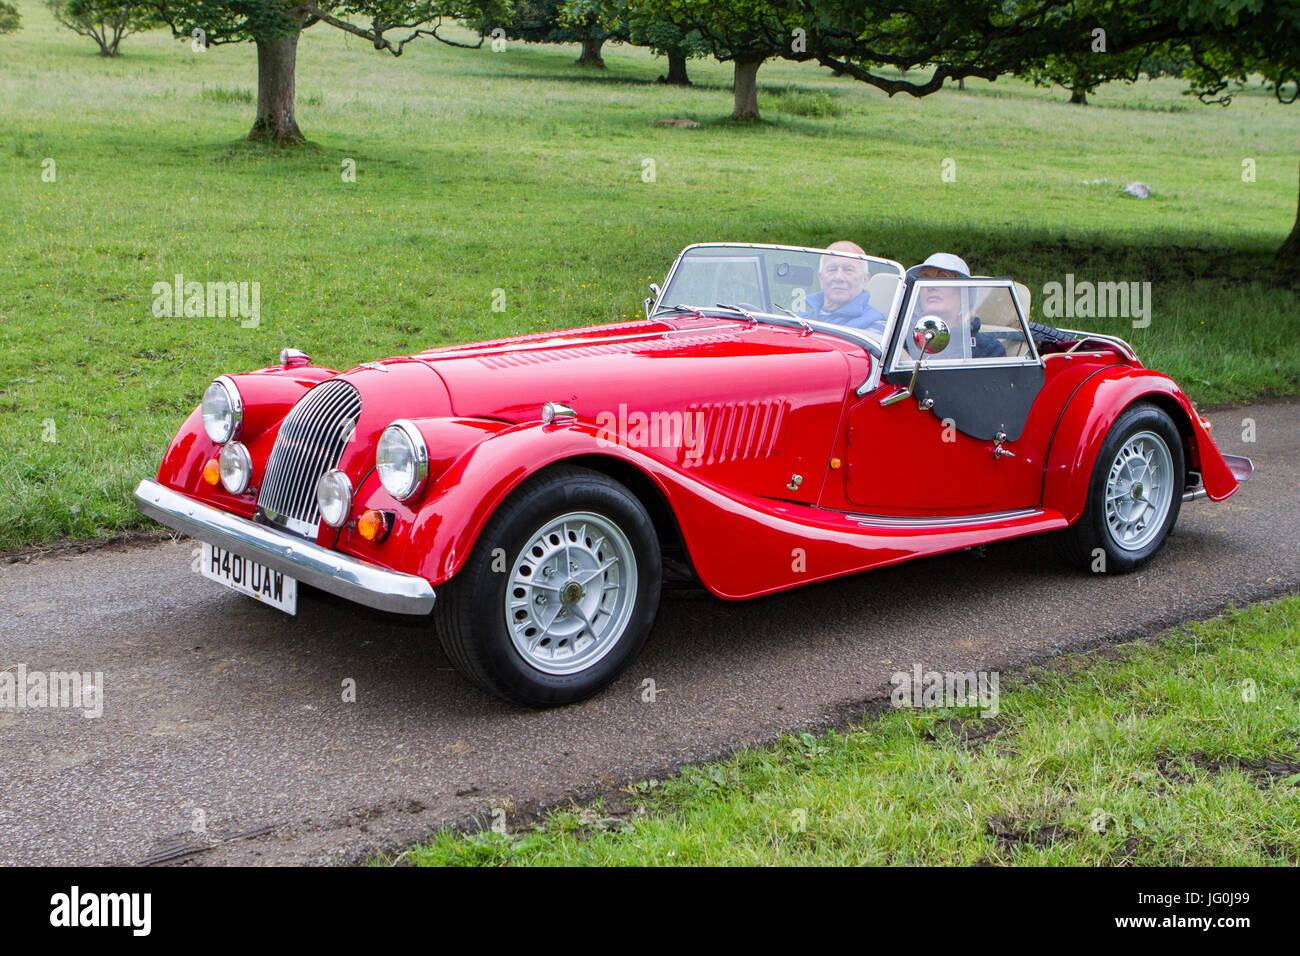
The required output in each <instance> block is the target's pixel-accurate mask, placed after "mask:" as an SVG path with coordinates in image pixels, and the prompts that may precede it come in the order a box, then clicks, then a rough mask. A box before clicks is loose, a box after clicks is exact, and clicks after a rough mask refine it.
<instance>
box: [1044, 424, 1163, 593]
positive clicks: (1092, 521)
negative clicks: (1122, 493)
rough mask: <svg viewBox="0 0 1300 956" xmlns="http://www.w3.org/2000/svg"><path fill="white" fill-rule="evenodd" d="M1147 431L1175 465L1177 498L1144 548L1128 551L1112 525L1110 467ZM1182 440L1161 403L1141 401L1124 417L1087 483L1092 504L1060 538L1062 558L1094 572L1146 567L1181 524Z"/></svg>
mask: <svg viewBox="0 0 1300 956" xmlns="http://www.w3.org/2000/svg"><path fill="white" fill-rule="evenodd" d="M1142 433H1148V434H1151V435H1154V436H1156V437H1158V438H1159V439H1161V440H1162V441H1163V443H1164V445H1165V447H1166V449H1167V450H1168V452H1169V459H1170V462H1171V463H1172V471H1173V474H1172V482H1171V484H1172V489H1171V491H1172V499H1171V501H1170V502H1169V505H1168V510H1167V512H1166V514H1165V516H1164V520H1163V521H1162V522H1161V524H1160V527H1159V528H1158V529H1157V530H1156V531H1155V532H1154V536H1153V537H1151V539H1150V540H1149V541H1146V542H1143V544H1142V546H1141V547H1138V548H1126V547H1124V546H1123V545H1122V544H1121V542H1119V541H1117V540H1116V537H1115V535H1114V534H1112V531H1111V527H1110V524H1109V522H1108V521H1107V514H1106V490H1107V484H1108V481H1109V478H1110V473H1111V468H1112V466H1114V465H1115V463H1116V458H1117V456H1118V455H1119V453H1120V451H1121V449H1123V448H1124V447H1125V446H1126V445H1127V444H1128V442H1129V441H1130V440H1131V439H1133V438H1134V437H1135V436H1138V435H1141V434H1142ZM1186 475H1187V472H1186V465H1185V462H1184V460H1183V442H1182V438H1181V436H1180V435H1179V434H1178V426H1176V425H1175V424H1174V422H1173V419H1171V418H1170V417H1169V413H1168V412H1166V411H1165V410H1164V409H1162V408H1159V407H1158V406H1156V405H1152V404H1149V403H1147V402H1138V403H1136V404H1133V405H1130V406H1129V407H1128V408H1126V409H1124V411H1123V412H1121V413H1120V416H1119V418H1117V419H1116V420H1115V424H1114V425H1112V426H1111V429H1110V432H1109V433H1108V434H1107V435H1106V440H1105V442H1103V443H1102V446H1101V451H1100V452H1098V454H1097V463H1096V465H1095V466H1094V467H1093V469H1092V478H1091V480H1090V481H1089V483H1088V503H1087V506H1086V507H1085V508H1084V511H1083V514H1082V515H1081V516H1080V517H1079V520H1078V521H1076V522H1075V523H1074V524H1073V525H1071V526H1070V527H1069V528H1067V529H1066V530H1064V531H1062V532H1061V533H1060V534H1059V536H1058V538H1057V541H1058V544H1059V545H1060V549H1061V553H1062V555H1063V557H1064V558H1065V559H1066V560H1067V561H1069V562H1070V563H1071V564H1075V565H1078V566H1079V567H1081V568H1085V569H1087V570H1089V571H1093V572H1107V573H1120V574H1123V573H1127V572H1129V571H1136V570H1137V569H1138V568H1140V567H1142V566H1143V565H1144V564H1146V563H1147V562H1148V561H1150V560H1151V558H1152V557H1154V556H1155V554H1156V552H1157V551H1159V550H1160V549H1161V547H1163V546H1164V543H1165V540H1166V539H1167V538H1168V537H1169V533H1170V531H1172V530H1173V527H1174V523H1175V522H1177V520H1178V512H1179V510H1180V508H1181V507H1182V503H1183V488H1184V485H1185V483H1186Z"/></svg>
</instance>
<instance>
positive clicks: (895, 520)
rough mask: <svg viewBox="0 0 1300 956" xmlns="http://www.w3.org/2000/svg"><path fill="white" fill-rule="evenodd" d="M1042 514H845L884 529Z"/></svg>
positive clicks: (1033, 511)
mask: <svg viewBox="0 0 1300 956" xmlns="http://www.w3.org/2000/svg"><path fill="white" fill-rule="evenodd" d="M1041 514H1043V509H1042V508H1022V509H1020V510H1019V511H993V512H989V513H988V514H982V515H959V516H957V517H953V516H943V515H936V516H933V517H928V518H912V517H900V516H899V515H859V514H846V515H845V517H846V518H848V519H849V520H850V521H856V522H857V523H858V524H860V525H862V526H864V527H872V526H875V527H886V528H943V527H949V526H951V525H970V524H990V523H992V522H994V521H1013V520H1016V519H1018V518H1036V517H1038V516H1039V515H1041Z"/></svg>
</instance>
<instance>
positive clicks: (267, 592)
mask: <svg viewBox="0 0 1300 956" xmlns="http://www.w3.org/2000/svg"><path fill="white" fill-rule="evenodd" d="M199 570H200V571H202V572H203V576H204V577H205V578H208V579H210V580H213V581H216V582H218V583H220V584H224V585H225V586H226V587H228V588H231V589H233V590H235V591H238V592H239V593H240V594H247V595H248V596H249V597H253V598H257V599H258V600H259V601H261V602H262V603H263V604H269V605H271V607H274V608H279V609H280V610H281V611H284V612H285V613H286V614H297V613H298V582H297V581H295V580H294V579H293V578H291V577H289V576H288V575H287V574H285V573H284V572H283V571H273V570H271V569H270V568H268V567H267V566H266V565H264V564H259V563H258V562H256V561H253V560H251V559H249V558H246V557H244V556H243V555H240V554H232V553H231V552H229V551H227V550H225V549H224V548H218V547H216V546H215V545H211V544H208V543H207V542H206V541H204V542H203V554H202V556H201V557H200V558H199Z"/></svg>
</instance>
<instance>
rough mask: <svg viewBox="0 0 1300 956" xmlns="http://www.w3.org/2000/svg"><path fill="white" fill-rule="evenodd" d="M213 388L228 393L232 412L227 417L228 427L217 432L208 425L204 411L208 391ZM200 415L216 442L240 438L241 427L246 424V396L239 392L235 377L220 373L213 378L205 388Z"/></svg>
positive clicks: (205, 429)
mask: <svg viewBox="0 0 1300 956" xmlns="http://www.w3.org/2000/svg"><path fill="white" fill-rule="evenodd" d="M213 388H220V389H222V390H223V391H224V392H225V393H226V403H227V404H228V405H229V406H230V414H229V416H228V418H227V419H226V428H225V430H224V431H221V432H218V433H216V434H214V433H213V431H212V429H211V428H210V427H209V426H208V418H207V415H205V414H204V413H203V406H204V404H206V403H207V398H208V392H210V391H212V389H213ZM199 417H200V418H201V419H202V420H203V430H204V431H205V432H206V433H207V436H208V437H209V438H210V439H212V441H214V442H215V443H216V444H218V445H224V444H226V442H230V441H234V440H235V439H237V438H239V432H240V429H241V427H242V426H243V424H244V398H243V396H242V395H240V394H239V387H238V386H237V385H235V381H234V379H232V378H231V377H230V376H229V375H218V376H217V377H216V378H214V379H213V380H212V382H211V383H210V384H209V385H208V387H207V388H205V389H204V390H203V399H202V401H200V403H199Z"/></svg>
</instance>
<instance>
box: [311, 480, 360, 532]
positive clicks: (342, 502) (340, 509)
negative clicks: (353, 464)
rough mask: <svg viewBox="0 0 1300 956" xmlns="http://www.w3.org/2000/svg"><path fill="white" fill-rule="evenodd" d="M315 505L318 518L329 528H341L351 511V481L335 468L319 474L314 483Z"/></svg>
mask: <svg viewBox="0 0 1300 956" xmlns="http://www.w3.org/2000/svg"><path fill="white" fill-rule="evenodd" d="M316 505H317V507H318V508H320V518H321V520H322V521H324V522H325V523H326V524H327V525H329V526H330V527H331V528H341V527H343V523H344V522H345V521H347V520H348V515H349V514H350V513H351V511H352V482H350V481H348V476H347V475H345V474H343V472H341V471H339V470H338V469H337V468H334V469H331V470H330V471H327V472H325V474H323V475H321V476H320V481H319V482H317V483H316Z"/></svg>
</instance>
